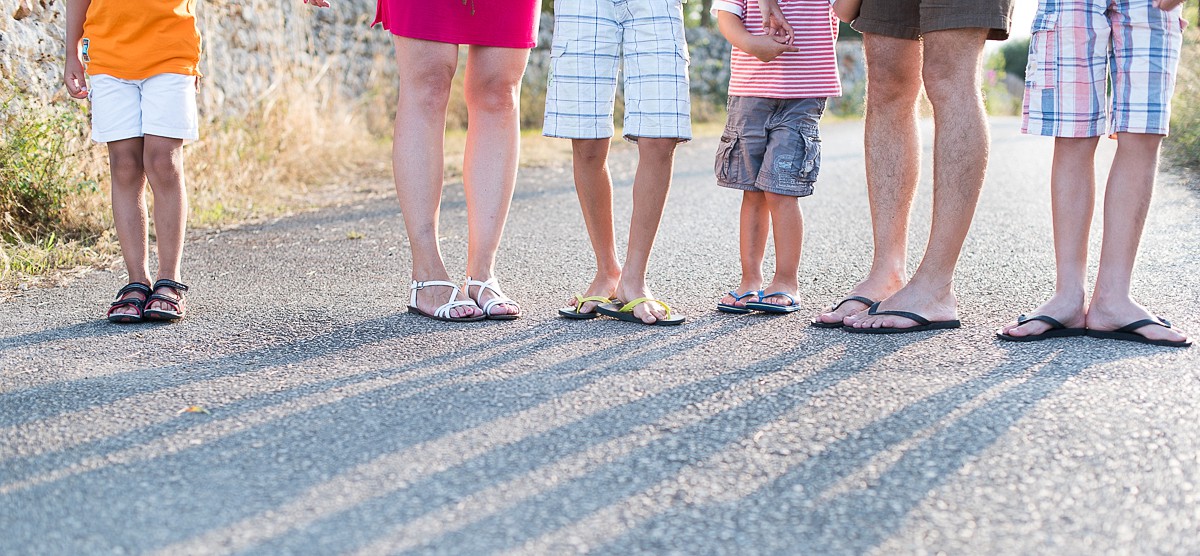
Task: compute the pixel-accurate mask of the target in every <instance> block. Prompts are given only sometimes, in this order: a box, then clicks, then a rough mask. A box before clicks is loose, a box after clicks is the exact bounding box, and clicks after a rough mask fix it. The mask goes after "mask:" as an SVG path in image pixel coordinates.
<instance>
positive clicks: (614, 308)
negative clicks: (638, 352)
mask: <svg viewBox="0 0 1200 556" xmlns="http://www.w3.org/2000/svg"><path fill="white" fill-rule="evenodd" d="M649 302H653V303H657V304H659V305H662V306H663V308H664V309H666V310H667V315H666V316H665V317H663V318H661V319H658V320H656V321H654V322H652V323H650V324H651V326H675V325H678V324H683V321H685V320H687V318H685V317H683V316H681V315H672V314H671V307H670V306H669V305H667V304H666V303H664V302H662V301H660V300H658V299H651V298H649V297H639V298H637V299H635V300H633V301H630V302H629V303H622V302H620V301H617V300H613V302H612V303H606V304H604V305H599V306H597V307H596V311H598V312H599V313H600V314H602V315H605V316H609V317H612V318H615V319H620V320H623V321H626V322H636V323H638V324H646V323H645V321H643V320H642V319H639V318H637V317H636V316H634V315H633V309H634V307H637V306H638V305H641V304H643V303H649Z"/></svg>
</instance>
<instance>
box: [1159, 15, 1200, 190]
mask: <svg viewBox="0 0 1200 556" xmlns="http://www.w3.org/2000/svg"><path fill="white" fill-rule="evenodd" d="M1185 19H1187V20H1188V21H1190V22H1191V25H1189V26H1188V27H1187V28H1186V29H1185V30H1184V38H1183V56H1182V58H1181V59H1180V61H1179V81H1178V82H1177V83H1176V85H1175V102H1174V105H1173V108H1172V113H1171V136H1170V137H1168V138H1167V149H1166V150H1167V157H1168V159H1169V160H1170V161H1171V162H1173V163H1175V164H1176V165H1178V166H1181V167H1184V168H1189V169H1191V170H1192V171H1193V172H1192V173H1191V174H1190V178H1189V181H1190V182H1191V183H1192V184H1194V185H1200V176H1197V172H1200V6H1197V5H1196V4H1195V3H1194V2H1189V3H1188V4H1187V7H1186V8H1185Z"/></svg>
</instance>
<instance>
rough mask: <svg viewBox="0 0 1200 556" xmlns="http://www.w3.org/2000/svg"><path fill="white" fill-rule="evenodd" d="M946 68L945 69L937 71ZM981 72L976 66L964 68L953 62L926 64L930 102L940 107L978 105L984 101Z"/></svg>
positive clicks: (926, 90) (926, 80) (926, 85)
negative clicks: (960, 104) (981, 90)
mask: <svg viewBox="0 0 1200 556" xmlns="http://www.w3.org/2000/svg"><path fill="white" fill-rule="evenodd" d="M939 66H944V68H943V69H935V68H938V67H939ZM979 87H980V81H979V71H978V68H977V67H976V66H974V65H966V66H963V65H961V64H956V63H954V62H953V61H948V62H947V63H946V64H938V63H936V62H926V65H925V94H927V95H929V102H930V103H931V104H933V106H934V107H935V108H936V107H938V106H942V105H947V104H954V103H972V104H975V103H978V102H981V101H982V98H983V97H982V93H980V88H979Z"/></svg>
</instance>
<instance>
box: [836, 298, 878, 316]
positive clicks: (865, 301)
mask: <svg viewBox="0 0 1200 556" xmlns="http://www.w3.org/2000/svg"><path fill="white" fill-rule="evenodd" d="M850 301H857V302H859V303H862V304H863V305H866V306H867V307H870V306H872V305H875V300H874V299H871V298H869V297H863V296H861V295H851V296H848V297H846V299H843V300H841V301H839V302H837V305H834V306H833V308H832V309H830V310H829V312H831V313H832V312H834V311H837V310H838V309H841V308H842V305H845V304H846V303H848V302H850Z"/></svg>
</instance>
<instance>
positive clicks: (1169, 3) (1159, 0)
mask: <svg viewBox="0 0 1200 556" xmlns="http://www.w3.org/2000/svg"><path fill="white" fill-rule="evenodd" d="M1182 3H1183V0H1154V7H1155V8H1158V9H1160V10H1162V11H1164V12H1169V11H1171V10H1173V9H1175V8H1176V7H1178V6H1179V5H1180V4H1182Z"/></svg>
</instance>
